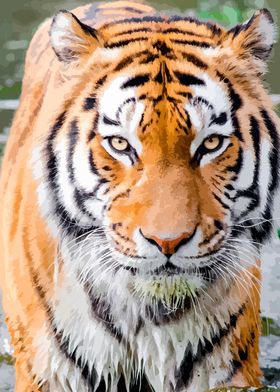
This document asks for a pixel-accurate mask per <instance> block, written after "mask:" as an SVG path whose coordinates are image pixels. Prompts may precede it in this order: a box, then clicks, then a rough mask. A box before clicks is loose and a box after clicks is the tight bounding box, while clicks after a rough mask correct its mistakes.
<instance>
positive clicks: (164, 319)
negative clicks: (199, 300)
mask: <svg viewBox="0 0 280 392" xmlns="http://www.w3.org/2000/svg"><path fill="white" fill-rule="evenodd" d="M165 268H166V267H165ZM191 306H192V303H191V299H190V297H188V296H186V297H185V298H184V300H183V303H182V305H181V306H180V307H177V308H176V309H175V310H172V311H170V310H169V309H168V308H167V307H166V305H165V304H164V303H163V302H161V301H157V305H156V309H155V307H154V306H149V305H148V306H146V317H147V318H148V319H149V320H151V321H152V322H153V323H154V324H155V325H157V326H161V325H164V324H168V323H171V322H174V321H179V320H180V319H181V318H182V317H183V316H184V315H185V314H186V312H188V311H189V310H190V309H191Z"/></svg>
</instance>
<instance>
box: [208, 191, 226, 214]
mask: <svg viewBox="0 0 280 392" xmlns="http://www.w3.org/2000/svg"><path fill="white" fill-rule="evenodd" d="M212 194H213V196H214V197H215V199H216V200H217V201H218V202H219V203H220V204H221V205H222V207H223V208H224V209H225V210H229V208H230V207H229V206H228V205H227V204H226V203H224V202H223V200H222V199H221V198H220V197H219V196H218V195H216V193H214V192H212Z"/></svg>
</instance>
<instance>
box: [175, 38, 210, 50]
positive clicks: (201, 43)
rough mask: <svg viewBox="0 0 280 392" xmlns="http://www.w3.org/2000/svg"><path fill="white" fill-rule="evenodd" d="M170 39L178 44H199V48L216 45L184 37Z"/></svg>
mask: <svg viewBox="0 0 280 392" xmlns="http://www.w3.org/2000/svg"><path fill="white" fill-rule="evenodd" d="M170 41H171V42H172V43H173V44H178V45H190V46H197V47H199V48H214V45H212V44H210V43H208V42H203V41H195V40H183V39H171V40H170Z"/></svg>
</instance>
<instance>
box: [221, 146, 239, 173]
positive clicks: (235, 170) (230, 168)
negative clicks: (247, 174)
mask: <svg viewBox="0 0 280 392" xmlns="http://www.w3.org/2000/svg"><path fill="white" fill-rule="evenodd" d="M242 164H243V150H242V148H239V150H238V157H237V160H236V162H235V164H234V165H233V166H227V167H226V168H225V169H223V173H227V172H232V173H235V174H239V172H240V170H241V168H242Z"/></svg>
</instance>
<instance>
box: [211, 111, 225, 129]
mask: <svg viewBox="0 0 280 392" xmlns="http://www.w3.org/2000/svg"><path fill="white" fill-rule="evenodd" d="M227 120H228V117H227V114H226V112H222V113H221V114H220V115H219V116H218V117H216V116H215V114H213V115H212V117H211V122H210V124H209V126H211V125H212V124H217V125H225V123H226V122H227Z"/></svg>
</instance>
